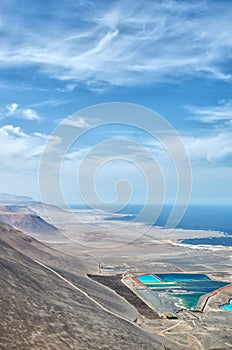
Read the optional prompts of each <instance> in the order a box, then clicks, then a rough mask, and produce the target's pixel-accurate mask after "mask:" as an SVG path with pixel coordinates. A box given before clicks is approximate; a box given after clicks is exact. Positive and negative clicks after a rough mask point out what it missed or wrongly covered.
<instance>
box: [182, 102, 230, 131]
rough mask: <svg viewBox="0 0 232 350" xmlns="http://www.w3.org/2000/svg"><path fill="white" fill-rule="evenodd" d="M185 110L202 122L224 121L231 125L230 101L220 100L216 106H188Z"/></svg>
mask: <svg viewBox="0 0 232 350" xmlns="http://www.w3.org/2000/svg"><path fill="white" fill-rule="evenodd" d="M187 110H188V111H189V112H190V114H191V117H192V118H193V119H195V120H198V121H201V122H203V123H210V124H213V123H220V124H222V123H225V122H229V123H231V126H232V101H231V100H229V101H228V100H222V101H219V103H218V105H216V106H207V107H198V106H188V107H187Z"/></svg>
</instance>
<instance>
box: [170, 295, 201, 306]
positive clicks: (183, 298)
mask: <svg viewBox="0 0 232 350" xmlns="http://www.w3.org/2000/svg"><path fill="white" fill-rule="evenodd" d="M204 294H205V293H170V294H168V296H170V297H171V298H172V297H175V298H178V299H179V300H180V304H181V305H182V306H184V307H185V308H186V309H189V310H194V309H195V307H196V306H197V303H198V300H199V299H200V297H201V296H202V295H204Z"/></svg>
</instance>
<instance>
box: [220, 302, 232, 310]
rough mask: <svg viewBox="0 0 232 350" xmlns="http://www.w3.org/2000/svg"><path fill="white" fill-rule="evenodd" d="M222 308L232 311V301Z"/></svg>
mask: <svg viewBox="0 0 232 350" xmlns="http://www.w3.org/2000/svg"><path fill="white" fill-rule="evenodd" d="M220 308H221V309H223V310H228V311H232V299H230V302H229V303H228V304H225V305H221V306H220Z"/></svg>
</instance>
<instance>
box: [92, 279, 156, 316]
mask: <svg viewBox="0 0 232 350" xmlns="http://www.w3.org/2000/svg"><path fill="white" fill-rule="evenodd" d="M88 276H89V277H90V278H92V279H93V280H94V281H97V282H99V283H102V284H103V285H105V286H107V287H109V288H111V289H113V290H114V291H115V292H116V293H117V294H119V295H120V296H122V297H123V298H125V299H126V300H127V301H128V302H129V303H130V304H132V305H134V306H135V307H136V309H137V310H138V312H139V313H140V314H141V315H143V316H145V317H147V318H150V319H157V318H159V315H158V314H157V313H156V312H155V311H153V310H152V309H151V308H150V307H148V306H147V304H145V303H144V302H143V301H142V300H141V299H140V298H139V297H137V295H135V294H134V293H133V292H132V291H131V290H130V289H129V288H127V287H126V286H125V285H124V284H123V283H122V282H121V279H122V275H116V276H100V275H88Z"/></svg>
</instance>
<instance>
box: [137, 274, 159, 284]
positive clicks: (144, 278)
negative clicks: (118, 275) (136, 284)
mask: <svg viewBox="0 0 232 350" xmlns="http://www.w3.org/2000/svg"><path fill="white" fill-rule="evenodd" d="M137 280H139V281H140V282H142V283H150V282H160V280H159V279H158V278H156V277H155V276H153V275H151V274H148V275H143V276H138V277H137Z"/></svg>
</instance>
